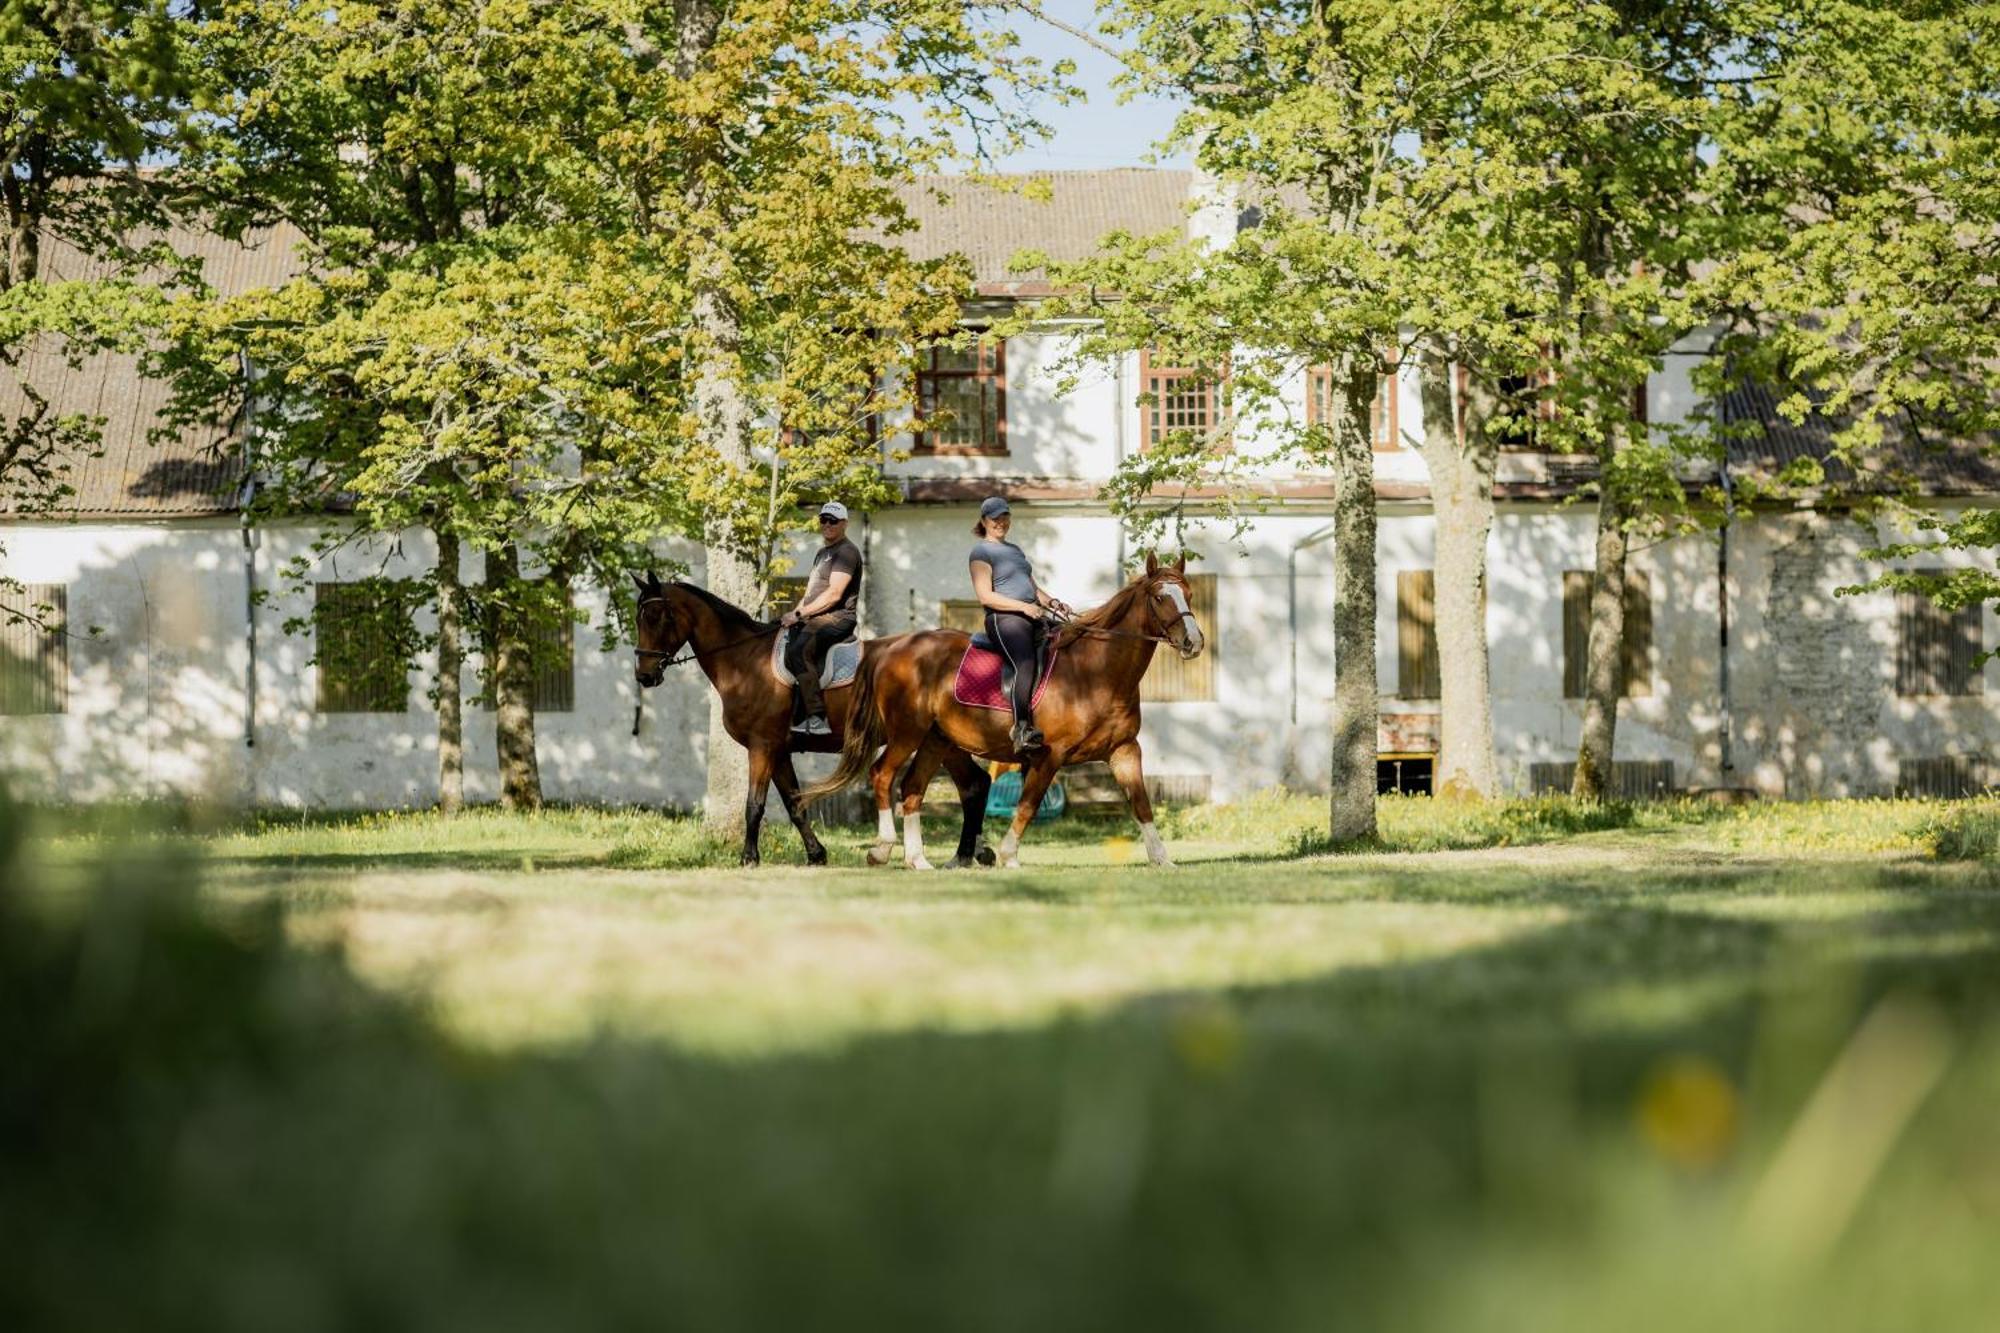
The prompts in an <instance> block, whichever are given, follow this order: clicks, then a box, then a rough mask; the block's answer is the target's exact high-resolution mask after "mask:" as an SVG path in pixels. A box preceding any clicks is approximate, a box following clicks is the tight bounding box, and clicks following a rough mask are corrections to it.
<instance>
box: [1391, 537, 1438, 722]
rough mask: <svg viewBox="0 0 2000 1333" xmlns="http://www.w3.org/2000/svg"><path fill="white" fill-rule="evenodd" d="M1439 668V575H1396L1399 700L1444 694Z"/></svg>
mask: <svg viewBox="0 0 2000 1333" xmlns="http://www.w3.org/2000/svg"><path fill="white" fill-rule="evenodd" d="M1443 682H1444V673H1443V671H1441V670H1440V669H1439V667H1438V640H1437V572H1436V571H1435V570H1430V569H1400V570H1397V571H1396V697H1397V698H1399V699H1435V698H1437V697H1438V696H1439V695H1440V694H1442V693H1443V692H1444V684H1443Z"/></svg>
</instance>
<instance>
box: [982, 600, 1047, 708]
mask: <svg viewBox="0 0 2000 1333" xmlns="http://www.w3.org/2000/svg"><path fill="white" fill-rule="evenodd" d="M986 637H987V638H989V639H991V640H993V642H995V643H997V644H999V645H1000V655H1001V656H1002V657H1005V658H1006V659H1007V665H1008V666H1010V667H1011V668H1013V671H1014V692H1013V695H1012V697H1011V700H1010V701H1011V702H1012V703H1013V705H1014V720H1015V721H1016V722H1033V721H1034V720H1035V709H1034V704H1035V670H1036V668H1037V667H1038V666H1040V665H1041V646H1042V624H1041V622H1040V621H1038V620H1030V619H1029V618H1028V617H1027V616H1024V615H1022V614H1021V613H1020V612H1018V611H988V612H987V613H986Z"/></svg>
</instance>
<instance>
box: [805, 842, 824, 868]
mask: <svg viewBox="0 0 2000 1333" xmlns="http://www.w3.org/2000/svg"><path fill="white" fill-rule="evenodd" d="M806 864H807V865H809V866H823V865H825V864H826V848H824V847H808V848H807V849H806Z"/></svg>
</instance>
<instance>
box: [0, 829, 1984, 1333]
mask: <svg viewBox="0 0 2000 1333" xmlns="http://www.w3.org/2000/svg"><path fill="white" fill-rule="evenodd" d="M1315 811H1316V805H1315V803H1313V802H1310V801H1288V800H1287V799H1285V798H1279V797H1273V798H1270V799H1268V800H1265V801H1263V802H1259V803H1253V804H1251V805H1248V806H1245V807H1237V808H1233V809H1230V810H1191V811H1185V812H1180V813H1178V814H1176V815H1175V816H1173V818H1172V819H1171V821H1170V822H1169V831H1170V833H1171V834H1172V835H1173V836H1174V837H1175V838H1176V839H1177V844H1176V853H1177V855H1178V856H1180V857H1181V859H1182V861H1183V863H1184V865H1183V869H1181V870H1179V871H1174V872H1168V873H1158V872H1153V871H1150V870H1148V869H1146V868H1144V867H1142V866H1137V865H1132V864H1130V863H1131V862H1132V861H1133V859H1134V858H1133V857H1132V855H1131V848H1130V846H1129V843H1128V842H1127V841H1126V840H1125V837H1124V828H1123V826H1122V825H1120V826H1113V825H1095V826H1093V825H1090V824H1088V823H1083V822H1073V823H1070V824H1068V825H1067V826H1064V827H1061V828H1058V829H1052V830H1051V832H1050V834H1049V835H1048V836H1047V837H1045V838H1038V839H1037V840H1034V841H1031V845H1030V848H1029V853H1028V855H1029V860H1030V862H1031V866H1030V869H1029V870H1027V871H1025V872H1022V873H1020V874H1001V873H985V874H958V875H937V876H930V877H925V876H917V875H911V874H908V873H903V872H889V871H883V872H872V873H871V872H865V871H861V870H859V869H853V868H841V867H842V866H844V867H853V866H854V865H855V864H856V863H857V862H858V859H859V848H860V846H861V843H862V840H863V839H864V838H865V837H866V834H865V833H858V834H852V835H843V836H842V837H841V838H839V839H836V841H837V843H838V845H837V846H836V860H837V861H838V862H840V863H841V865H840V866H837V867H836V868H835V869H832V870H830V871H826V872H807V871H804V870H801V869H793V868H790V867H773V868H767V869H766V870H765V871H763V872H760V873H743V872H738V871H735V870H733V869H729V870H724V869H712V868H709V866H710V865H711V864H712V863H713V862H715V861H716V859H717V858H719V857H720V856H721V855H722V851H721V849H715V848H711V847H709V846H707V844H705V842H704V841H703V840H702V839H701V838H700V837H699V835H698V833H696V832H694V831H693V828H692V826H691V825H688V824H686V823H684V822H682V821H674V820H667V819H662V818H660V817H657V816H653V815H647V814H641V813H615V812H592V811H556V812H551V813H549V814H547V815H544V816H541V817H538V818H525V817H522V818H516V817H504V816H499V815H493V814H484V813H481V814H475V815H472V816H470V817H467V818H463V819H460V820H457V821H450V822H447V821H442V820H438V819H434V818H431V817H428V816H403V817H380V816H371V817H354V818H345V819H320V820H300V819H298V818H297V817H292V818H290V819H280V818H275V817H272V818H261V819H248V820H232V821H225V822H222V823H220V824H214V825H208V826H203V825H201V823H200V821H199V820H196V821H194V822H193V823H192V824H189V823H188V821H185V820H172V819H170V820H166V821H164V822H162V821H160V820H157V819H155V820H153V821H152V823H151V825H150V826H149V827H144V828H138V829H133V828H130V827H126V828H122V829H121V828H114V827H111V826H109V825H107V824H106V822H105V821H104V820H103V819H102V818H101V817H91V818H86V817H83V816H79V815H75V814H73V813H71V814H65V815H61V816H57V817H51V816H50V815H47V814H44V815H43V816H42V819H41V824H42V836H39V837H37V838H34V839H29V838H27V837H26V836H25V834H24V828H25V824H26V819H25V817H24V816H23V815H22V814H21V812H19V811H17V810H14V809H11V808H7V809H0V883H4V884H5V886H6V887H5V889H4V891H0V1038H4V1048H3V1049H4V1052H5V1055H4V1059H0V1327H6V1328H9V1329H40V1328H117V1329H142V1328H143V1329H202V1330H217V1329H223V1330H234V1329H244V1330H250V1329H257V1330H263V1329H273V1328H284V1329H345V1328H356V1329H359V1328H367V1329H394V1328H419V1327H421V1328H431V1329H454V1328H466V1329H473V1328H477V1329H482V1330H506V1329H579V1328H613V1327H658V1326H687V1327H698V1328H722V1329H732V1328H745V1329H748V1328H775V1329H794V1328H813V1329H838V1328H881V1327H916V1328H925V1329H938V1328H950V1329H954V1330H960V1329H968V1330H981V1329H994V1330H999V1329H1055V1328H1091V1329H1160V1328H1175V1329H1186V1328H1197V1329H1230V1330H1289V1329H1323V1328H1329V1327H1351V1328H1385V1329H1412V1330H1414V1329H1425V1330H1432V1329H1435V1330H1447V1329H1449V1330H1462V1329H1494V1328H1499V1329H1516V1328H1518V1329H1523V1330H1526V1329H1535V1330H1549V1329H1579V1330H1581V1329H1593V1330H1599V1329H1611V1328H1618V1329H1627V1328H1688V1327H1697V1328H1701V1329H1702V1330H1704V1333H1715V1331H1716V1330H1731V1329H1745V1330H1749V1329H1758V1330H1762V1329H1773V1328H1813V1329H1870V1330H1874V1329H1884V1328H1923V1329H1955V1328H1965V1329H1973V1328H1990V1327H1992V1326H1993V1311H1995V1310H1996V1309H2000V1265H1995V1264H1994V1263H1993V1262H1992V1259H1993V1256H1994V1255H1995V1254H1996V1253H2000V1134H1996V1132H1995V1126H1996V1124H2000V862H1996V861H1995V859H1994V855H1995V842H1996V838H1995V830H1996V828H2000V820H1996V818H1995V815H1994V812H1993V810H1992V809H1991V807H1990V806H1988V805H1984V804H1980V803H1964V804H1957V805H1941V804H1935V803H1932V804H1921V803H1907V802H1906V803H1891V802H1879V803H1862V804H1856V805H1850V806H1839V807H1833V806H1821V807H1813V806H1793V807H1772V808H1762V809H1754V810H1749V811H1733V810H1732V811H1723V812H1714V811H1704V810H1699V809H1694V808H1681V807H1612V808H1609V809H1592V810H1585V809H1580V808H1577V807H1570V806H1567V805H1566V804H1565V803H1561V802H1554V803H1550V802H1536V803H1526V804H1521V805H1516V806H1507V807H1476V808H1474V807H1467V808H1457V807H1452V806H1449V805H1445V804H1437V805H1432V804H1430V803H1422V804H1421V807H1419V803H1417V802H1411V803H1408V804H1407V806H1405V805H1402V804H1393V805H1392V806H1391V807H1390V808H1389V809H1388V811H1387V812H1386V813H1385V818H1384V827H1385V839H1384V846H1383V847H1382V848H1380V849H1377V850H1375V851H1372V852H1369V853H1366V854H1359V855H1341V856H1332V855H1325V854H1321V853H1320V852H1319V851H1318V849H1317V847H1316V846H1315V844H1314V841H1313V837H1312V833H1311V829H1312V828H1313V826H1314V819H1315ZM783 846H784V847H785V849H786V854H787V855H789V854H791V852H792V851H793V850H795V845H794V844H790V843H786V844H783Z"/></svg>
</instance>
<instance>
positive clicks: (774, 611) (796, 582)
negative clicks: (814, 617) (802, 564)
mask: <svg viewBox="0 0 2000 1333" xmlns="http://www.w3.org/2000/svg"><path fill="white" fill-rule="evenodd" d="M809 582H811V577H810V576H809V575H806V574H789V575H786V576H784V577H783V578H773V579H772V580H771V587H770V590H769V591H768V592H767V593H766V594H765V596H764V617H765V619H767V620H776V619H777V618H778V617H779V616H782V615H783V614H785V612H787V611H789V610H791V609H792V608H793V607H795V606H797V605H798V604H799V599H800V598H801V597H804V596H805V595H806V584H807V583H809Z"/></svg>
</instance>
